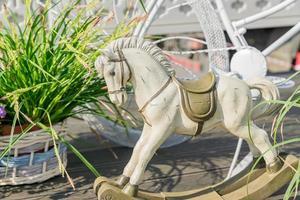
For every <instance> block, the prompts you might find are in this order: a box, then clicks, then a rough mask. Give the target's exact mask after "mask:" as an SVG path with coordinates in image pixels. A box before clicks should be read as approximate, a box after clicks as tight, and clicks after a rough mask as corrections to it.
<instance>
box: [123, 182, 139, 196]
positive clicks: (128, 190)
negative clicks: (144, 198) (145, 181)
mask: <svg viewBox="0 0 300 200" xmlns="http://www.w3.org/2000/svg"><path fill="white" fill-rule="evenodd" d="M122 191H123V192H124V193H125V194H127V195H129V196H131V197H134V196H136V195H137V192H138V186H137V185H131V184H130V183H127V184H126V185H125V187H124V188H123V190H122Z"/></svg>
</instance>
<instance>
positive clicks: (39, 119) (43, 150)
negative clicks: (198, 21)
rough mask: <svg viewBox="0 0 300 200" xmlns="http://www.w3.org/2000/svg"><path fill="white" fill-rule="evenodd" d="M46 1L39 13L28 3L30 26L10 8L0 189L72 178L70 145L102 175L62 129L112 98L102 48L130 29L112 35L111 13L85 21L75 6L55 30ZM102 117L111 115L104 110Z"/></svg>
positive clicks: (0, 37) (3, 36)
mask: <svg viewBox="0 0 300 200" xmlns="http://www.w3.org/2000/svg"><path fill="white" fill-rule="evenodd" d="M47 2H49V1H46V6H45V7H43V8H39V9H36V10H32V8H31V4H30V1H27V4H26V14H25V18H24V22H23V26H20V25H19V23H18V20H17V19H16V17H15V16H14V15H12V14H11V13H10V12H9V10H8V9H7V15H6V16H5V17H6V19H5V20H4V22H2V23H1V26H0V67H1V69H0V123H1V124H0V185H16V184H24V183H33V182H40V181H44V180H46V179H48V178H50V177H53V176H55V175H57V174H58V173H66V170H65V166H66V161H67V160H66V146H68V147H69V148H70V149H71V150H72V151H73V152H75V153H76V154H77V155H78V156H79V158H80V159H81V160H82V161H83V162H85V164H86V165H87V166H88V167H89V168H90V169H91V170H92V171H93V172H94V173H95V174H96V175H98V173H97V171H96V170H95V169H94V168H93V167H92V165H90V164H89V163H88V161H87V160H85V159H84V157H83V156H82V155H81V154H80V152H79V151H77V150H76V149H75V148H74V147H73V146H72V145H71V144H69V143H68V142H67V141H66V140H64V138H63V135H64V130H63V126H62V124H63V121H64V120H65V119H66V118H68V117H71V116H73V115H75V114H78V113H86V112H89V113H90V112H96V110H91V109H90V108H89V107H87V106H86V104H90V103H97V102H98V98H99V97H103V96H105V95H106V91H105V90H103V89H101V88H103V87H104V86H105V85H104V82H103V80H100V79H98V78H97V73H96V72H95V71H94V67H93V62H94V60H95V58H96V57H97V56H98V55H99V54H100V50H101V48H103V47H105V45H106V44H108V43H109V42H110V41H111V40H114V39H116V38H118V37H121V36H124V35H125V34H127V33H128V32H129V30H130V26H126V25H125V24H121V25H119V26H118V27H117V28H116V30H115V32H114V33H113V34H110V35H105V34H103V32H102V31H101V26H99V24H100V25H101V23H103V22H104V21H103V20H102V17H104V16H105V15H107V13H105V12H104V11H103V10H100V11H99V12H97V13H94V15H93V16H86V13H87V9H89V6H78V4H79V2H80V1H76V2H75V3H70V5H69V6H68V7H67V8H65V9H64V10H62V11H61V12H60V14H59V15H58V16H57V17H56V19H55V20H54V22H53V24H52V25H51V27H49V25H48V19H49V18H48V15H49V12H50V11H51V9H52V8H51V7H50V6H49V5H50V4H48V3H47ZM74 12H76V15H73V14H72V13H74ZM99 41H100V42H99ZM95 42H97V49H98V51H96V50H95V49H93V45H92V44H93V43H95ZM75 108H76V109H75ZM97 113H98V114H101V115H104V112H103V111H102V110H101V108H100V107H99V106H98V107H97ZM58 169H59V170H58ZM66 174H67V173H66Z"/></svg>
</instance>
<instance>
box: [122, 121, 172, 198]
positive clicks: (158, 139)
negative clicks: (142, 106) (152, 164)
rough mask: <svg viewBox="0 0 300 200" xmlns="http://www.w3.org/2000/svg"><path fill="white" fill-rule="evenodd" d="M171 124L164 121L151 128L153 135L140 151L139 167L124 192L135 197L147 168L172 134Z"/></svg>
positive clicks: (137, 166)
mask: <svg viewBox="0 0 300 200" xmlns="http://www.w3.org/2000/svg"><path fill="white" fill-rule="evenodd" d="M170 127H171V126H170V123H168V122H166V121H164V120H162V122H160V123H159V124H156V126H155V127H152V128H151V133H150V134H149V136H148V138H147V143H145V144H144V145H143V147H142V149H141V151H140V154H139V159H138V162H137V165H136V167H135V169H134V172H133V174H132V175H131V177H130V181H129V183H127V185H126V186H125V187H124V188H123V192H124V193H126V194H128V195H130V196H135V195H136V193H137V190H138V184H139V183H140V182H141V180H142V176H143V174H144V172H145V170H146V167H147V165H148V163H149V161H150V160H151V158H152V157H153V155H154V153H155V152H156V150H157V149H158V148H159V147H160V146H161V145H162V143H163V142H165V141H166V139H167V138H168V137H169V136H170V135H171V134H172V132H173V128H170Z"/></svg>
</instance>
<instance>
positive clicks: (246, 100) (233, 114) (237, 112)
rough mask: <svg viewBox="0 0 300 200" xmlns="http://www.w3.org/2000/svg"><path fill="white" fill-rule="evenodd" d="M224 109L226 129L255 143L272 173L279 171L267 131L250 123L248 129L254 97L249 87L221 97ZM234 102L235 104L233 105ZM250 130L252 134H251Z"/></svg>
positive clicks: (228, 91)
mask: <svg viewBox="0 0 300 200" xmlns="http://www.w3.org/2000/svg"><path fill="white" fill-rule="evenodd" d="M219 99H220V100H221V101H220V103H221V106H222V109H223V116H224V121H223V122H224V126H225V128H226V129H227V130H228V131H229V132H231V133H232V134H234V135H236V136H237V137H240V138H243V139H245V140H246V141H248V142H250V141H252V142H253V145H254V146H255V147H256V148H257V149H258V150H259V151H260V153H261V154H263V157H264V160H265V162H266V166H267V169H268V170H269V171H270V172H274V171H276V170H278V167H279V164H278V163H279V162H278V160H279V159H278V158H277V153H276V151H275V149H273V148H272V145H271V143H270V141H269V138H268V135H267V133H266V131H265V130H263V129H261V128H259V127H257V126H256V125H255V124H253V121H251V122H250V127H248V125H247V124H248V123H247V122H248V113H249V112H250V111H251V110H250V109H251V107H252V97H251V93H250V91H249V89H248V88H247V87H242V85H240V86H239V87H238V86H236V87H235V88H234V90H227V92H224V94H223V95H222V96H221V98H220V97H219ZM232 102H234V103H232ZM249 130H250V132H249Z"/></svg>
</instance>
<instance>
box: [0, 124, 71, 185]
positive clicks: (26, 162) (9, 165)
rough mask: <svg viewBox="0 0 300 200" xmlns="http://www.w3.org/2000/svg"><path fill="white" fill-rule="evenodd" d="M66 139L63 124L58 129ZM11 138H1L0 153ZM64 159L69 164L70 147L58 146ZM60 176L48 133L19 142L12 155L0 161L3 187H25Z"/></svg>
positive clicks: (64, 162)
mask: <svg viewBox="0 0 300 200" xmlns="http://www.w3.org/2000/svg"><path fill="white" fill-rule="evenodd" d="M55 129H56V130H57V132H58V133H59V134H60V135H61V136H62V135H64V134H65V132H64V130H63V128H62V125H61V124H60V125H57V126H55ZM10 140H11V138H10V136H2V137H0V152H1V151H3V150H4V149H5V148H6V147H7V146H8V144H9V142H10ZM58 148H59V152H60V157H61V159H62V161H63V164H64V166H66V165H67V148H66V147H65V146H64V145H62V144H58ZM59 174H60V171H59V168H58V161H57V158H56V156H55V153H54V149H53V143H52V137H50V136H49V134H48V133H46V132H45V131H44V130H37V131H32V132H29V133H27V134H25V136H24V137H23V138H22V139H21V140H19V141H18V143H17V144H16V145H15V146H14V147H13V148H12V149H11V151H10V154H9V155H8V156H6V157H4V158H2V159H0V186H1V185H21V184H32V183H38V182H43V181H46V180H48V179H50V178H52V177H54V176H57V175H59Z"/></svg>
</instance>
